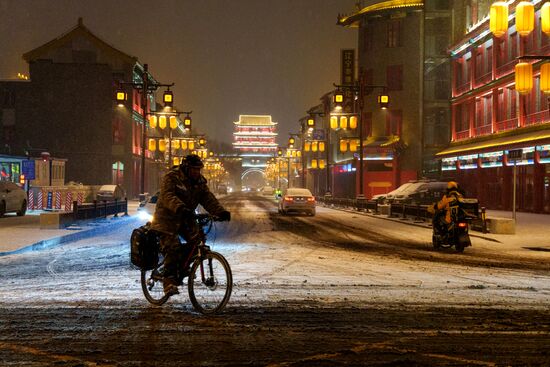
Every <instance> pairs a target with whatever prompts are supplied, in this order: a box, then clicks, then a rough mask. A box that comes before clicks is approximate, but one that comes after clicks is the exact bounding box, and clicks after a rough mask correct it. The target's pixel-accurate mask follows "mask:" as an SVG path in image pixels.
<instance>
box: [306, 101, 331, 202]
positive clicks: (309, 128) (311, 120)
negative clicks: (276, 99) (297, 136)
mask: <svg viewBox="0 0 550 367" xmlns="http://www.w3.org/2000/svg"><path fill="white" fill-rule="evenodd" d="M307 113H308V115H309V116H308V118H307V120H306V124H305V125H303V126H302V139H303V144H302V156H303V155H304V152H305V151H306V150H305V138H304V135H305V134H308V135H310V134H311V133H312V132H313V131H314V129H315V126H316V121H315V116H319V117H324V116H325V114H324V113H323V112H318V111H313V109H310V110H309V111H307ZM323 132H324V134H325V141H326V142H327V144H326V146H325V151H326V169H327V172H326V188H325V196H326V194H327V193H330V176H329V170H330V169H329V165H330V164H329V150H330V149H328V147H330V145H329V136H330V132H329V130H328V129H323ZM302 162H304V167H305V159H304V158H302ZM303 171H304V180H303V185H304V187H306V186H305V168H304V169H303Z"/></svg>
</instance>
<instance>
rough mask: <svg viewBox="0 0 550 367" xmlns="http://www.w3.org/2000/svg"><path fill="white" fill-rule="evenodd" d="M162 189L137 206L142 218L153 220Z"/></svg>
mask: <svg viewBox="0 0 550 367" xmlns="http://www.w3.org/2000/svg"><path fill="white" fill-rule="evenodd" d="M159 195H160V191H157V192H156V193H155V195H153V196H151V197H149V198H147V199H145V200H144V201H142V202H141V203H139V206H138V208H137V210H138V215H139V217H140V218H143V219H145V220H152V219H153V215H155V208H156V207H157V201H158V199H159Z"/></svg>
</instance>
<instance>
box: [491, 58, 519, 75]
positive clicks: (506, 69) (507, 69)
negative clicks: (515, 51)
mask: <svg viewBox="0 0 550 367" xmlns="http://www.w3.org/2000/svg"><path fill="white" fill-rule="evenodd" d="M516 64H517V60H516V59H514V60H511V61H508V62H507V63H506V64H504V65H501V66H499V67H497V75H496V76H497V78H500V77H503V76H504V75H507V74H511V73H512V72H513V71H514V67H515V66H516Z"/></svg>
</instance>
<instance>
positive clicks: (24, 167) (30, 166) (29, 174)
mask: <svg viewBox="0 0 550 367" xmlns="http://www.w3.org/2000/svg"><path fill="white" fill-rule="evenodd" d="M21 171H22V173H23V174H24V175H25V179H26V180H34V179H35V176H34V160H26V161H21Z"/></svg>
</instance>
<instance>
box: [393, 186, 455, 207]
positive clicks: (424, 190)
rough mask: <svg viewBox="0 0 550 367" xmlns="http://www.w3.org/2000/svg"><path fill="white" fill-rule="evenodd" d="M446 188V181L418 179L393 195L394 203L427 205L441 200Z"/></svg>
mask: <svg viewBox="0 0 550 367" xmlns="http://www.w3.org/2000/svg"><path fill="white" fill-rule="evenodd" d="M446 189H447V182H446V181H419V182H417V183H416V184H415V185H412V186H409V188H408V189H407V190H406V191H405V192H403V193H399V194H397V195H396V196H395V197H394V200H393V202H394V203H400V204H411V205H428V204H432V203H434V202H436V201H439V200H441V197H442V196H443V195H444V194H445V190H446Z"/></svg>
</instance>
